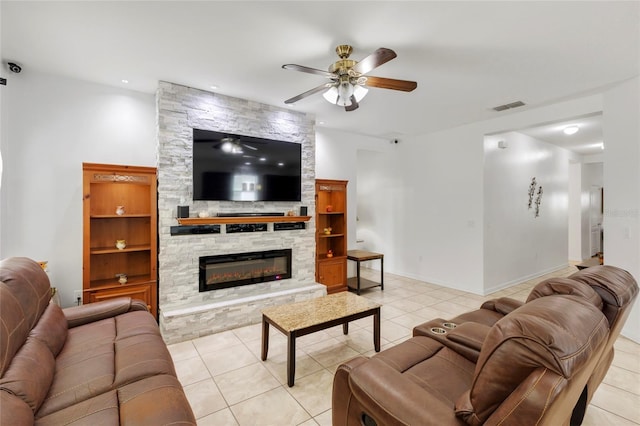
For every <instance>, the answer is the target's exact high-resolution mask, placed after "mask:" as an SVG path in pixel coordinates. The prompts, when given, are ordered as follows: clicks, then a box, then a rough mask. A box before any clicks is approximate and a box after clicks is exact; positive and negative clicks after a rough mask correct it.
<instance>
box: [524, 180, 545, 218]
mask: <svg viewBox="0 0 640 426" xmlns="http://www.w3.org/2000/svg"><path fill="white" fill-rule="evenodd" d="M536 186H538V182H536V178H535V176H534V177H532V178H531V183H530V184H529V204H528V205H527V207H528V208H529V210H531V208H532V207H533V205H534V204H535V206H536V207H535V210H534V211H535V217H538V216H540V203H541V202H542V193H543V191H542V186H539V187H538V193H537V194H536ZM534 198H535V200H534Z"/></svg>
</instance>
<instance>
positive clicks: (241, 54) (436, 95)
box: [0, 0, 640, 138]
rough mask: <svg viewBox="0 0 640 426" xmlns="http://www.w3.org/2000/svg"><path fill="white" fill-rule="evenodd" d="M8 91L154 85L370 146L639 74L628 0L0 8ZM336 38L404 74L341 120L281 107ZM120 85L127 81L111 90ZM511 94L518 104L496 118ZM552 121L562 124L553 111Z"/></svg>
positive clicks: (387, 72) (312, 107) (148, 88)
mask: <svg viewBox="0 0 640 426" xmlns="http://www.w3.org/2000/svg"><path fill="white" fill-rule="evenodd" d="M0 8H1V9H0V13H1V22H2V28H1V31H2V60H3V63H4V64H6V62H7V61H9V60H13V61H16V62H18V63H20V64H21V65H22V66H23V73H22V74H19V75H16V74H11V73H10V72H9V71H7V68H6V66H5V67H4V69H3V70H2V76H3V77H7V78H8V80H9V81H8V84H11V80H12V79H14V78H20V77H21V76H22V75H27V74H28V73H30V72H34V71H38V72H46V73H53V74H59V75H61V76H66V77H71V78H77V79H81V80H87V81H92V82H97V83H103V84H107V85H113V86H121V87H127V88H128V89H133V90H136V91H141V92H146V93H153V92H154V91H155V90H156V87H157V81H158V80H164V81H170V82H173V83H178V84H183V85H187V86H191V87H195V88H199V89H204V90H212V89H211V86H212V85H216V86H218V89H215V90H212V91H214V92H219V93H222V94H225V95H230V96H236V97H240V98H245V99H249V100H255V101H258V102H262V103H266V104H271V105H279V106H282V107H286V108H293V109H295V110H297V111H303V112H307V113H312V114H315V116H316V119H317V120H318V121H319V122H320V121H322V122H323V123H324V124H319V126H326V127H330V128H336V129H342V130H345V131H349V132H355V133H360V134H366V135H371V136H376V137H382V138H402V137H403V136H408V135H415V134H420V133H425V132H431V131H435V130H439V129H444V128H449V127H452V126H456V125H460V124H464V123H469V122H473V121H477V120H483V119H487V118H492V117H496V116H498V115H500V114H502V115H504V114H510V113H511V112H513V111H519V110H522V109H523V108H530V107H535V106H540V105H544V104H549V103H552V102H554V101H557V100H559V99H566V98H571V97H577V96H583V95H585V94H588V93H593V92H595V91H597V90H599V89H602V88H603V87H605V86H607V85H610V84H613V83H615V82H619V81H622V80H625V79H628V78H632V77H634V76H637V75H638V74H639V69H640V60H639V52H640V25H639V17H640V3H639V2H636V1H629V2H614V1H601V2H578V1H568V2H557V1H537V2H521V1H511V2H503V1H497V2H483V1H469V2H460V1H448V2H445V1H443V2H433V1H425V2H422V1H412V2H399V1H387V2H364V1H356V2H345V1H340V2H338V1H326V2H314V1H283V2H270V1H252V2H248V1H233V2H222V1H196V2H186V1H163V2H151V1H141V2H127V1H108V2H94V1H87V2H81V1H72V2H56V1H45V2H32V1H6V0H4V1H2V2H0ZM338 44H351V45H353V46H354V52H353V54H352V59H356V60H359V59H362V58H364V57H365V56H367V55H368V54H369V53H371V52H373V51H374V50H375V49H376V48H378V47H388V48H391V49H393V50H395V51H396V53H397V54H398V57H397V58H396V59H394V60H392V61H390V62H388V63H387V64H384V65H382V66H380V67H379V68H377V69H376V70H374V71H373V72H371V73H370V74H371V75H375V76H380V77H389V78H396V79H406V80H415V81H417V82H418V88H417V89H416V90H415V91H413V92H410V93H404V92H396V91H391V90H385V89H371V90H370V92H369V94H368V95H367V97H366V98H365V99H364V100H363V101H362V102H361V105H360V108H359V109H358V110H356V111H353V112H345V111H344V109H342V108H339V107H337V106H333V105H331V104H329V103H328V102H326V101H325V100H324V99H323V98H322V96H321V95H320V94H316V95H313V96H312V97H309V98H306V99H303V100H301V101H299V102H298V103H297V104H296V105H295V107H290V106H286V105H285V104H284V100H285V99H288V98H290V97H292V96H294V95H297V94H299V93H301V92H304V91H306V90H308V89H311V88H313V87H315V86H317V85H319V84H321V83H323V82H324V81H325V80H323V78H322V77H320V76H316V75H311V74H303V73H300V72H295V71H290V70H284V69H282V68H281V65H282V64H287V63H296V64H300V65H305V66H310V67H314V68H320V69H326V68H327V67H328V66H329V65H330V64H331V63H332V62H334V61H335V60H336V59H337V56H336V55H335V52H334V49H335V46H336V45H338ZM122 79H127V80H128V81H129V83H128V84H126V85H125V84H124V83H122V82H121V80H122ZM516 100H521V101H523V102H525V103H526V104H527V106H525V107H523V108H520V109H516V110H510V111H504V112H495V111H493V110H492V109H491V108H493V107H494V106H497V105H501V104H505V103H510V102H513V101H516ZM562 118H564V117H562Z"/></svg>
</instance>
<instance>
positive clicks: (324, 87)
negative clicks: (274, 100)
mask: <svg viewBox="0 0 640 426" xmlns="http://www.w3.org/2000/svg"><path fill="white" fill-rule="evenodd" d="M333 85H334V83H324V84H321V85H320V86H317V87H314V88H313V89H311V90H307V91H306V92H304V93H300V94H299V95H298V96H294V97H293V98H291V99H287V100H286V101H284V103H285V104H292V103H294V102H298V101H299V100H300V99H303V98H306V97H307V96H311V95H313V94H314V93H318V92H322V91H323V90H327V89H328V88H329V87H331V86H333Z"/></svg>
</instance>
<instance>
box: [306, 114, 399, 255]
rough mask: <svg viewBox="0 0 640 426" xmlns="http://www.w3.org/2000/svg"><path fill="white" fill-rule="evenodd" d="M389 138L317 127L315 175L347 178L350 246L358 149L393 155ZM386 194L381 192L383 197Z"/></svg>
mask: <svg viewBox="0 0 640 426" xmlns="http://www.w3.org/2000/svg"><path fill="white" fill-rule="evenodd" d="M392 148H393V147H392V146H391V145H390V144H389V142H388V141H387V140H383V139H379V138H373V137H369V136H363V135H356V134H352V133H346V132H341V131H337V130H333V129H327V128H324V127H319V128H316V179H338V180H347V181H349V183H348V184H347V237H348V238H347V247H348V248H349V249H351V248H355V247H356V217H357V205H358V201H357V198H356V194H357V188H358V167H360V165H359V163H358V151H360V150H362V149H366V150H373V151H378V152H384V153H387V154H389V155H390V156H392V155H393V149H392ZM384 196H385V195H383V194H381V197H384Z"/></svg>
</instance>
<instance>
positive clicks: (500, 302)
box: [480, 297, 524, 315]
mask: <svg viewBox="0 0 640 426" xmlns="http://www.w3.org/2000/svg"><path fill="white" fill-rule="evenodd" d="M522 305H524V302H521V301H519V300H516V299H512V298H510V297H500V298H498V299H491V300H487V301H486V302H484V303H483V304H482V306H481V307H480V309H488V310H490V311H495V312H498V313H501V314H502V315H507V314H510V313H511V312H513V311H515V310H516V309H518V308H519V307H520V306H522Z"/></svg>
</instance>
